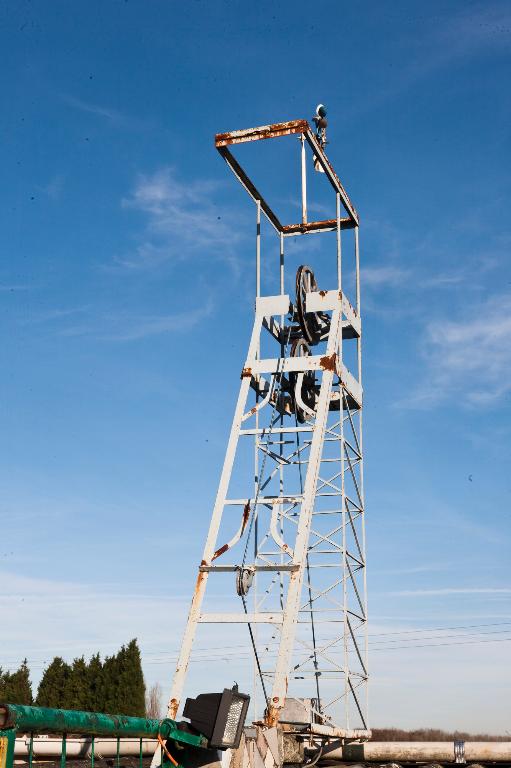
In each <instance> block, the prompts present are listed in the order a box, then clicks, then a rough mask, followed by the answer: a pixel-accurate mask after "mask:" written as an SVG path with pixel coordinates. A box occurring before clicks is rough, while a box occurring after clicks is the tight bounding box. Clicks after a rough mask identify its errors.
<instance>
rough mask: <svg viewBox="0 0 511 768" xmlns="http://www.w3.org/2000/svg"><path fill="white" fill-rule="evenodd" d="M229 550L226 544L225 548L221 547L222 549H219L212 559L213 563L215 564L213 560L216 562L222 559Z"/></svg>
mask: <svg viewBox="0 0 511 768" xmlns="http://www.w3.org/2000/svg"><path fill="white" fill-rule="evenodd" d="M228 549H229V545H228V544H224V545H223V547H220V549H217V551H216V552H215V554H214V555H213V557H212V558H211V562H213V560H216V559H217V557H220V555H223V554H224V552H227V550H228Z"/></svg>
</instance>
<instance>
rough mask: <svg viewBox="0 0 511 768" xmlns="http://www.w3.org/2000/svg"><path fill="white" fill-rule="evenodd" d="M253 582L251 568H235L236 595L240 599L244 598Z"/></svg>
mask: <svg viewBox="0 0 511 768" xmlns="http://www.w3.org/2000/svg"><path fill="white" fill-rule="evenodd" d="M253 580H254V570H253V568H243V567H238V568H236V593H237V594H238V595H239V596H240V597H245V595H247V594H248V591H249V589H250V587H251V586H252V581H253Z"/></svg>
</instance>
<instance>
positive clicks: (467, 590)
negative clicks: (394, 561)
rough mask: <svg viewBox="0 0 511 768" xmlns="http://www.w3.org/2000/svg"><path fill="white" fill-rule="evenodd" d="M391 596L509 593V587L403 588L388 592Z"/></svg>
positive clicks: (510, 593)
mask: <svg viewBox="0 0 511 768" xmlns="http://www.w3.org/2000/svg"><path fill="white" fill-rule="evenodd" d="M388 594H389V595H392V596H393V597H448V596H449V595H511V587H443V588H440V589H403V590H399V591H397V592H389V593H388Z"/></svg>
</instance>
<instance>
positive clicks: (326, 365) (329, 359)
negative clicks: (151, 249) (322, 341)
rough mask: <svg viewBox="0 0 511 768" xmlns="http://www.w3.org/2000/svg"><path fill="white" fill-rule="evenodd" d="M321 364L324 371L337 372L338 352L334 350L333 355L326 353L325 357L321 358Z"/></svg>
mask: <svg viewBox="0 0 511 768" xmlns="http://www.w3.org/2000/svg"><path fill="white" fill-rule="evenodd" d="M319 364H320V366H321V368H322V369H323V370H324V371H332V373H335V371H336V366H337V355H336V353H335V352H332V354H331V355H325V356H324V357H322V358H320V361H319Z"/></svg>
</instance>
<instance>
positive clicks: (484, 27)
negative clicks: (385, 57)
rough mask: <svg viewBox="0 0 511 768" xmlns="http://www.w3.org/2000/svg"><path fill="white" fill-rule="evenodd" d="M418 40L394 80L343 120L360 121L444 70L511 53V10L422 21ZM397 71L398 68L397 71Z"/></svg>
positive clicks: (478, 10) (500, 6) (483, 7)
mask: <svg viewBox="0 0 511 768" xmlns="http://www.w3.org/2000/svg"><path fill="white" fill-rule="evenodd" d="M417 27H418V30H419V32H418V34H417V37H414V35H413V33H412V34H410V36H409V38H408V39H407V40H406V42H405V45H406V46H407V47H408V48H409V49H410V51H409V56H408V61H407V60H406V52H404V55H403V61H402V63H401V66H400V67H399V69H398V70H397V74H396V75H395V76H394V78H393V79H390V80H389V79H388V78H387V81H386V83H385V84H384V85H380V84H378V85H377V86H375V88H374V90H373V91H372V92H369V95H367V96H364V97H363V98H362V99H361V101H359V102H358V103H356V102H355V103H354V104H353V105H352V107H351V109H347V110H345V112H344V119H345V120H346V119H350V118H353V117H360V116H362V115H363V114H365V113H367V112H369V111H371V110H372V109H374V108H376V107H380V106H382V105H383V104H385V103H386V102H388V101H390V100H391V99H393V98H396V97H397V96H400V95H401V94H402V93H405V92H406V91H407V90H408V89H409V88H411V87H412V86H413V85H415V84H416V83H417V82H420V81H421V80H423V79H424V78H426V77H428V76H429V75H432V74H434V73H436V72H439V71H442V70H443V69H445V68H447V67H449V66H452V65H454V64H456V63H457V62H462V61H464V60H468V59H471V58H473V57H474V56H477V55H480V54H482V53H485V52H486V51H492V52H495V51H497V50H500V51H502V50H511V7H510V6H509V4H507V3H501V2H487V3H480V4H476V5H472V4H470V6H468V5H467V7H464V8H462V10H460V11H458V12H457V13H455V14H449V12H448V11H445V12H440V13H437V14H430V15H429V17H428V19H424V18H422V19H421V23H420V25H417ZM396 69H397V68H396Z"/></svg>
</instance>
